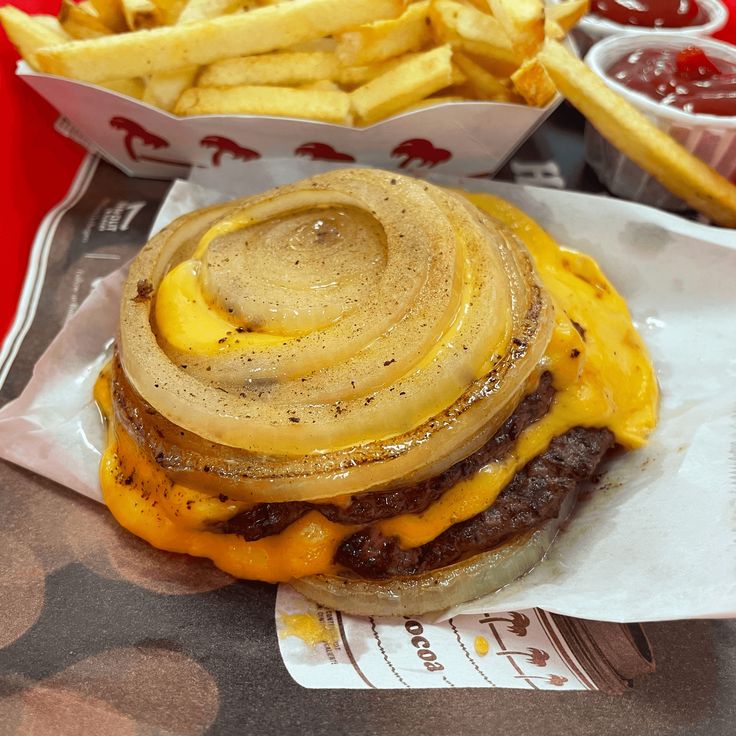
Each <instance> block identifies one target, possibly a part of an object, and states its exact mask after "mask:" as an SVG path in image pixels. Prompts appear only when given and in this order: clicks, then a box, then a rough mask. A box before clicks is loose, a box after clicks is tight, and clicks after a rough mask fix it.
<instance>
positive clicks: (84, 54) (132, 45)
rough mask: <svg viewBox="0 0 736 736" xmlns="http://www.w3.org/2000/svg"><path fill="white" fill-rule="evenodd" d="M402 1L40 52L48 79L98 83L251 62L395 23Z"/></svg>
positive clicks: (378, 0) (274, 11)
mask: <svg viewBox="0 0 736 736" xmlns="http://www.w3.org/2000/svg"><path fill="white" fill-rule="evenodd" d="M402 6H403V2H402V0H351V2H349V3H346V2H344V0H301V2H290V3H283V4H279V5H274V6H268V7H264V8H257V9H256V10H251V11H249V12H247V13H238V14H236V15H225V16H222V17H221V18H215V19H213V20H202V21H197V22H194V23H185V24H183V25H177V26H173V27H168V28H155V29H152V30H144V31H137V32H133V33H122V34H120V35H117V36H111V37H109V38H100V39H93V40H89V41H81V42H78V43H67V44H63V45H61V46H59V47H57V48H53V47H52V48H48V49H42V50H39V52H38V54H37V59H38V62H39V64H40V66H41V68H42V69H43V70H44V71H46V72H49V73H51V74H59V75H61V76H66V77H71V78H73V79H81V80H84V81H88V82H97V81H102V80H104V79H111V78H113V77H140V76H146V75H148V74H151V73H152V72H163V71H173V70H175V69H179V68H181V67H185V66H191V65H195V64H196V65H202V64H210V63H212V62H213V61H218V60H219V59H227V58H231V57H233V56H250V55H251V54H260V53H265V52H267V51H274V50H275V49H279V48H283V47H285V46H290V45H293V44H295V43H299V42H300V41H308V40H310V39H312V38H320V37H322V36H326V35H330V34H332V33H339V32H341V31H344V30H346V29H347V28H350V27H353V26H356V25H360V24H362V23H366V22H368V21H370V20H374V19H376V18H394V17H396V16H398V15H399V14H400V12H401V9H402Z"/></svg>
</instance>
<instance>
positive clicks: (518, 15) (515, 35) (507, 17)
mask: <svg viewBox="0 0 736 736" xmlns="http://www.w3.org/2000/svg"><path fill="white" fill-rule="evenodd" d="M488 6H489V7H490V9H491V12H492V13H493V15H494V17H495V18H497V19H498V22H499V23H500V24H501V27H502V28H503V30H504V31H505V33H506V35H507V36H508V38H509V39H510V41H511V43H512V45H513V47H514V48H515V49H517V51H518V53H519V55H520V58H521V60H523V59H527V58H530V57H532V56H534V54H536V53H537V51H538V50H539V48H540V46H541V45H542V43H543V42H544V4H543V3H542V0H488Z"/></svg>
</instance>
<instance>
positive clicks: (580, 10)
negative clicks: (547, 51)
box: [544, 0, 590, 41]
mask: <svg viewBox="0 0 736 736" xmlns="http://www.w3.org/2000/svg"><path fill="white" fill-rule="evenodd" d="M589 10H590V0H563V2H561V3H555V4H554V5H545V9H544V16H545V33H546V28H547V25H546V24H547V21H549V22H550V23H553V24H556V25H557V27H558V28H560V29H561V30H562V32H563V33H564V34H567V33H569V32H570V31H571V30H572V29H573V28H574V27H575V26H576V25H577V24H578V22H579V21H580V19H581V18H582V17H583V16H584V15H585V14H586V13H587V12H588V11H589ZM547 35H549V34H547ZM555 40H557V41H559V40H561V39H559V38H558V39H555Z"/></svg>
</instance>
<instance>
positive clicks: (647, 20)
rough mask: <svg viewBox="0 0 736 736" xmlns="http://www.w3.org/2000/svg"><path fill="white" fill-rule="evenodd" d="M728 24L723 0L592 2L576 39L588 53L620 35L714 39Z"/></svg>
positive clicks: (621, 0) (622, 0) (605, 0)
mask: <svg viewBox="0 0 736 736" xmlns="http://www.w3.org/2000/svg"><path fill="white" fill-rule="evenodd" d="M727 22H728V8H727V7H726V5H725V4H724V3H723V2H722V0H591V9H590V12H589V13H588V14H587V15H586V16H585V17H584V18H583V19H582V20H581V21H580V24H579V25H578V28H577V29H576V32H575V38H576V40H578V41H579V42H580V45H581V46H582V47H583V49H584V50H587V49H588V48H589V47H590V44H591V42H595V41H598V40H600V39H602V38H608V37H610V36H613V35H619V34H632V33H648V34H650V35H651V36H658V35H659V34H661V33H676V34H682V35H686V36H691V37H694V36H711V35H713V34H714V33H717V32H718V31H720V30H721V28H723V26H724V25H726V23H727Z"/></svg>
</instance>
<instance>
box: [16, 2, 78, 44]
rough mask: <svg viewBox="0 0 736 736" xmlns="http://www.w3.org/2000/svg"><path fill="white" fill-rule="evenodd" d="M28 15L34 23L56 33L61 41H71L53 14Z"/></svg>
mask: <svg viewBox="0 0 736 736" xmlns="http://www.w3.org/2000/svg"><path fill="white" fill-rule="evenodd" d="M5 7H6V8H10V7H12V6H11V5H6V6H5ZM30 17H32V18H33V20H34V21H36V23H40V24H41V25H42V26H44V28H48V29H49V30H50V31H52V32H53V33H54V34H56V35H58V37H59V41H60V42H61V43H63V42H65V41H71V36H70V35H69V34H68V33H67V32H66V31H65V30H64V29H63V28H62V27H61V23H59V19H58V18H57V17H56V16H55V15H34V16H30Z"/></svg>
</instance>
